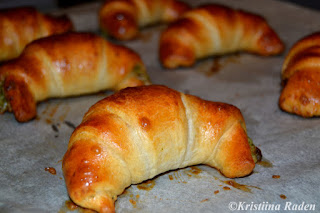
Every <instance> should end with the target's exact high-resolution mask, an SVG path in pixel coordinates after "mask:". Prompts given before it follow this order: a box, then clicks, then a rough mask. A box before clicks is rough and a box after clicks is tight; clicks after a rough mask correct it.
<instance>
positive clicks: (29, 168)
mask: <svg viewBox="0 0 320 213" xmlns="http://www.w3.org/2000/svg"><path fill="white" fill-rule="evenodd" d="M189 2H190V3H191V4H192V5H194V6H195V5H198V4H202V3H208V2H218V3H222V4H225V5H229V6H231V7H234V8H241V9H245V10H248V11H251V12H255V13H258V14H260V15H262V16H264V17H265V18H266V19H267V20H268V21H269V23H270V25H271V26H272V27H273V28H274V29H275V30H276V31H277V32H278V34H279V36H280V37H281V38H282V40H283V41H284V42H285V44H286V47H287V48H286V51H285V53H284V54H283V55H281V56H277V57H268V58H266V57H259V56H255V55H250V54H245V53H241V54H237V55H231V56H228V57H223V58H221V59H219V60H218V62H214V57H210V58H208V59H204V60H201V61H200V62H198V63H197V64H196V65H195V66H194V67H192V68H187V69H177V70H173V71H169V70H166V69H164V68H163V67H162V66H161V65H160V63H159V60H158V38H159V33H160V31H161V30H162V29H163V28H164V26H158V27H152V28H148V29H145V30H144V31H143V32H142V35H141V36H140V38H139V39H137V40H135V41H131V42H123V43H122V44H125V45H127V46H129V47H131V48H133V49H134V50H135V51H137V52H138V53H140V55H141V57H142V58H143V61H144V62H145V64H146V66H147V69H148V72H149V74H150V77H151V80H152V81H153V83H154V84H164V85H167V86H169V87H171V88H173V89H176V90H179V91H182V92H186V93H190V94H193V95H197V96H199V97H201V98H204V99H207V100H212V101H221V102H226V103H230V104H233V105H235V106H237V107H238V108H240V109H241V111H242V113H243V115H244V118H245V120H246V124H247V129H248V135H249V136H250V137H251V138H252V139H253V141H254V143H255V144H256V145H257V146H258V147H260V149H261V150H262V153H263V156H264V158H263V163H262V164H258V165H257V166H256V168H255V169H254V173H253V174H252V175H250V176H248V177H245V178H239V179H235V180H234V181H236V183H238V184H242V185H244V186H240V187H239V186H237V185H235V186H236V187H233V186H230V185H228V183H226V182H224V181H228V180H229V179H227V178H225V177H223V176H222V175H221V174H220V173H219V172H217V171H216V170H215V169H212V168H209V167H207V166H196V167H191V168H190V167H189V168H185V169H181V170H176V171H171V172H168V173H165V174H162V175H160V176H158V177H156V178H154V179H153V180H151V181H149V182H147V183H144V184H142V185H132V186H131V187H129V188H128V189H127V190H126V192H125V193H124V194H123V195H121V196H120V197H119V198H118V201H117V202H116V210H117V212H230V211H231V210H232V209H234V208H236V209H237V210H236V212H237V211H238V212H239V211H240V212H245V209H247V211H248V212H269V211H267V210H266V209H265V208H264V207H266V206H267V207H269V208H271V207H272V206H270V205H271V204H272V205H273V210H275V211H272V212H290V211H289V210H290V209H288V208H286V205H289V204H291V208H293V207H294V205H296V207H298V206H299V205H300V207H302V205H303V207H306V205H307V204H311V206H310V207H312V208H313V207H314V208H315V212H319V211H320V199H319V197H320V192H319V183H320V181H319V176H320V166H319V165H320V164H319V162H320V155H319V150H320V131H319V130H320V119H319V118H312V119H305V118H301V117H298V116H295V115H291V114H288V113H285V112H282V111H281V110H280V109H279V107H278V98H279V95H280V89H281V86H280V69H281V65H282V62H283V60H284V56H285V54H286V53H287V51H288V49H289V47H291V45H292V44H293V43H294V42H296V41H297V40H298V39H300V38H301V37H302V36H305V35H307V34H310V33H311V32H314V31H317V30H320V22H319V20H320V13H319V12H317V11H312V10H309V9H305V8H301V7H298V6H295V5H291V4H287V3H283V2H278V1H272V0H259V1H256V0H217V1H209V0H207V1H205V0H203V1H191V0H189ZM99 6H100V3H92V4H89V5H82V6H79V7H76V8H71V9H67V10H61V11H52V13H56V14H58V13H67V14H68V15H69V16H70V17H71V18H72V20H73V21H74V23H75V25H76V30H78V31H92V32H96V33H99V31H98V23H97V11H98V8H99ZM112 42H116V41H112ZM215 63H218V64H219V67H220V68H219V69H218V71H214V69H213V67H214V64H215ZM110 94H111V92H105V93H99V94H96V95H88V96H83V97H74V98H66V99H53V100H48V101H45V102H42V103H40V104H39V105H38V108H37V109H38V117H37V119H35V120H33V121H31V122H28V123H18V122H17V121H16V120H15V119H14V116H13V114H11V113H5V114H4V115H1V116H0V156H1V161H0V212H68V208H67V207H66V204H65V202H66V201H68V200H69V197H68V194H67V191H66V188H65V183H64V180H63V176H62V171H61V159H62V157H63V155H64V153H65V152H66V148H67V144H68V141H69V137H70V135H71V133H72V131H73V128H74V126H76V125H78V124H79V123H80V122H81V119H82V117H83V115H84V113H85V112H86V111H87V110H88V108H89V107H90V106H91V105H92V104H94V103H95V102H97V101H98V100H100V99H102V98H103V97H105V96H107V95H110ZM47 167H53V168H55V170H56V174H55V175H53V174H51V173H50V172H48V171H45V168H47ZM227 187H229V189H230V190H228V188H227ZM232 202H234V203H232ZM246 204H248V205H249V207H246ZM257 205H260V209H259V208H258V206H257ZM313 205H314V206H313ZM278 208H279V211H276V210H277V209H278ZM230 209H231V210H230ZM257 209H258V210H260V211H256V210H257ZM75 211H80V210H79V209H78V210H75ZM80 212H81V211H80Z"/></svg>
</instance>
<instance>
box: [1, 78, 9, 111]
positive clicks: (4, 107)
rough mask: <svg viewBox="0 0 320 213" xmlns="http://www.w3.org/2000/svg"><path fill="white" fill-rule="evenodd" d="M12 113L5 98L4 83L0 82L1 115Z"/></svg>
mask: <svg viewBox="0 0 320 213" xmlns="http://www.w3.org/2000/svg"><path fill="white" fill-rule="evenodd" d="M5 111H10V104H9V103H8V101H7V99H6V98H5V96H4V87H3V82H0V113H4V112H5Z"/></svg>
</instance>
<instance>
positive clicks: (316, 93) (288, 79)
mask: <svg viewBox="0 0 320 213" xmlns="http://www.w3.org/2000/svg"><path fill="white" fill-rule="evenodd" d="M281 76H282V82H283V86H284V87H283V89H282V92H281V95H280V98H279V105H280V108H281V109H282V110H284V111H287V112H289V113H293V114H297V115H300V116H303V117H313V116H319V115H320V32H316V33H313V34H311V35H307V36H305V37H304V38H302V39H300V40H299V41H297V42H296V43H295V44H294V45H293V46H292V48H291V49H290V50H289V52H288V54H287V56H286V58H285V60H284V63H283V66H282V74H281Z"/></svg>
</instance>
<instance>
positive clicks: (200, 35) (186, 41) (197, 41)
mask: <svg viewBox="0 0 320 213" xmlns="http://www.w3.org/2000/svg"><path fill="white" fill-rule="evenodd" d="M159 46H160V61H161V63H162V64H163V66H164V67H166V68H176V67H179V66H184V67H188V66H192V65H193V64H194V63H195V61H196V60H197V59H200V58H204V57H208V56H212V55H223V54H228V53H234V52H239V51H246V52H250V53H255V54H258V55H263V56H270V55H275V54H279V53H281V52H282V51H283V49H284V44H283V43H282V41H281V40H280V38H279V37H278V35H277V34H276V32H275V31H274V30H273V29H272V28H271V27H270V26H269V25H268V23H267V21H266V20H265V19H264V18H263V17H261V16H259V15H255V14H252V13H249V12H245V11H242V10H234V9H231V8H229V7H226V6H222V5H217V4H209V5H203V6H200V7H198V8H195V9H192V10H189V11H187V12H185V13H184V14H183V15H182V16H181V17H180V18H179V19H178V20H177V21H175V22H173V23H171V24H170V25H169V26H168V28H167V29H166V30H164V31H163V32H162V34H161V37H160V44H159Z"/></svg>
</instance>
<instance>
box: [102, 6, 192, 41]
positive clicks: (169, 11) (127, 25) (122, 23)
mask: <svg viewBox="0 0 320 213" xmlns="http://www.w3.org/2000/svg"><path fill="white" fill-rule="evenodd" d="M189 8H190V7H189V6H188V5H187V4H186V3H184V2H181V1H177V0H107V1H105V3H104V4H103V6H102V7H101V9H100V11H99V22H100V28H101V30H102V31H103V32H105V33H106V34H108V35H111V36H112V37H114V38H116V39H119V40H130V39H133V38H135V37H136V36H137V35H138V32H139V29H140V28H142V27H145V26H149V25H152V24H156V23H159V22H162V23H169V22H172V21H174V20H176V19H177V18H178V17H179V16H180V15H181V14H182V13H183V12H185V11H186V10H188V9H189Z"/></svg>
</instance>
